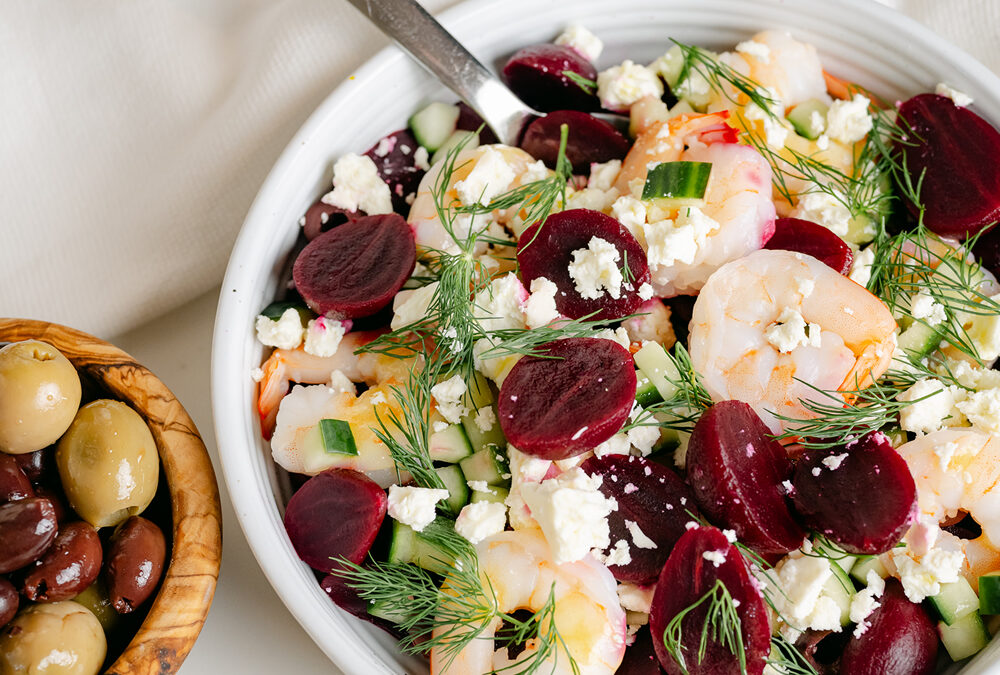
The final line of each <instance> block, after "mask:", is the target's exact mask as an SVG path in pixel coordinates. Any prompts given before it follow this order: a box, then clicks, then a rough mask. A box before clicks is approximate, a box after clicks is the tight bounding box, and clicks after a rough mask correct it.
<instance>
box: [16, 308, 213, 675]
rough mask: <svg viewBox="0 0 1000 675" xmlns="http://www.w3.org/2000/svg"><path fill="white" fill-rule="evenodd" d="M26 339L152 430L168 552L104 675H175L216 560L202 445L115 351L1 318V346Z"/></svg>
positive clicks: (161, 390)
mask: <svg viewBox="0 0 1000 675" xmlns="http://www.w3.org/2000/svg"><path fill="white" fill-rule="evenodd" d="M27 339H36V340H42V341H43V342H48V343H49V344H51V345H52V346H54V347H55V348H56V349H58V350H59V351H61V352H62V353H63V354H65V355H66V358H68V359H69V360H70V362H71V363H72V364H73V365H74V366H76V368H77V370H78V371H80V372H81V374H84V375H86V376H87V377H89V378H90V379H91V380H92V381H93V382H94V383H96V384H98V385H100V387H101V388H103V389H104V390H105V391H107V393H108V394H109V395H111V396H112V397H114V398H117V399H119V400H121V401H122V402H124V403H126V404H128V405H129V406H130V407H131V408H132V409H133V410H135V411H136V412H137V413H139V415H141V416H142V418H143V419H144V420H145V421H146V424H148V425H149V430H150V431H151V432H152V433H153V438H154V439H155V441H156V448H157V451H158V452H159V455H160V463H161V465H162V468H163V475H164V476H165V477H166V481H167V487H168V490H169V495H170V510H171V515H172V521H173V547H172V550H171V552H170V561H169V564H168V566H167V569H166V571H165V572H164V575H163V580H162V582H161V586H160V590H159V592H158V593H157V595H156V598H154V600H153V604H152V605H151V606H150V608H149V613H148V614H147V615H146V618H145V620H144V621H143V622H142V625H141V626H140V627H139V630H138V632H137V633H136V634H135V636H134V637H133V638H132V641H131V642H129V644H128V646H127V647H125V650H124V652H122V654H121V656H119V657H118V659H117V660H116V661H115V662H114V663H112V664H111V666H110V667H109V668H108V670H107V671H106V673H108V674H115V675H118V674H122V675H124V673H130V674H140V675H146V674H153V673H157V674H164V673H173V672H176V671H177V669H178V668H180V665H181V663H182V662H183V661H184V657H186V656H187V654H188V652H189V651H191V647H192V646H193V645H194V641H195V640H196V639H197V637H198V633H200V632H201V627H202V625H204V623H205V617H206V615H207V614H208V609H209V607H210V606H211V604H212V597H213V596H214V595H215V585H216V582H217V580H218V577H219V565H220V562H221V559H222V512H221V506H220V503H219V488H218V485H217V484H216V482H215V472H214V471H213V469H212V462H211V460H210V459H209V456H208V451H207V450H206V448H205V443H204V442H203V441H202V440H201V436H199V435H198V429H197V428H195V425H194V422H192V421H191V417H190V416H188V414H187V412H186V411H185V410H184V408H183V406H181V404H180V403H179V402H178V401H177V399H176V398H174V395H173V394H172V393H171V392H170V390H169V389H167V387H166V385H164V384H163V383H162V382H161V381H160V380H159V379H157V377H156V376H155V375H153V374H152V373H151V372H149V370H147V369H146V368H145V367H143V366H142V365H141V364H139V363H137V362H136V361H135V359H133V358H132V357H131V356H129V355H128V354H126V353H125V352H123V351H122V350H121V349H118V348H117V347H115V346H114V345H111V344H109V343H107V342H104V341H103V340H99V339H97V338H95V337H94V336H92V335H88V334H87V333H84V332H82V331H78V330H75V329H73V328H67V327H65V326H60V325H58V324H54V323H46V322H43V321H31V320H27V319H5V318H0V342H18V341H20V340H27Z"/></svg>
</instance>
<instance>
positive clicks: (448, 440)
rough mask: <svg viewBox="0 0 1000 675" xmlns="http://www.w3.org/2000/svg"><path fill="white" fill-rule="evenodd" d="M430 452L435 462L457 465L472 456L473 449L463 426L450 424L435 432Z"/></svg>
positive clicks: (432, 435) (430, 444)
mask: <svg viewBox="0 0 1000 675" xmlns="http://www.w3.org/2000/svg"><path fill="white" fill-rule="evenodd" d="M428 451H429V453H430V456H431V459H432V460H434V461H435V462H448V463H449V464H455V463H457V462H459V461H461V460H462V459H464V458H466V457H468V456H469V455H471V454H472V451H473V447H472V444H471V443H470V442H469V437H468V436H467V435H466V433H465V427H464V426H462V425H461V424H449V425H448V426H447V427H446V428H444V429H442V430H441V431H435V432H433V433H432V434H431V437H430V439H429V447H428Z"/></svg>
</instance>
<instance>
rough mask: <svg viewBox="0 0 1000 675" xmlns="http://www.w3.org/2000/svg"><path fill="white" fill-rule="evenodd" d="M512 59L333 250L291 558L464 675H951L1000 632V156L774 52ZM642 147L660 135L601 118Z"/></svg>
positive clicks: (301, 327)
mask: <svg viewBox="0 0 1000 675" xmlns="http://www.w3.org/2000/svg"><path fill="white" fill-rule="evenodd" d="M601 49H602V44H601V41H600V39H599V38H598V37H596V36H595V35H593V34H592V33H590V32H589V31H587V30H586V29H585V28H583V27H581V26H571V27H569V28H567V29H566V31H564V33H563V34H561V35H560V36H559V37H558V38H557V39H556V41H555V43H553V44H544V45H534V46H530V47H527V48H525V49H522V50H520V51H518V52H516V53H515V54H513V55H512V56H511V58H510V60H509V61H508V62H507V65H506V66H505V68H504V69H503V77H504V79H505V81H506V82H507V83H508V85H509V86H510V87H511V88H512V89H513V90H514V91H515V92H516V93H517V94H518V95H519V96H520V97H521V98H522V99H523V100H524V101H525V102H527V103H528V104H529V105H531V106H533V107H534V108H536V109H537V110H540V111H542V112H544V113H547V114H546V115H545V116H544V117H542V118H540V119H538V120H535V121H533V122H532V123H531V124H530V125H529V126H528V127H527V129H526V130H525V132H524V135H523V138H522V141H521V143H520V146H519V147H510V146H505V145H501V144H499V143H497V139H496V138H495V137H494V136H493V135H492V133H491V132H490V131H489V129H487V128H485V127H484V125H483V124H482V121H481V120H480V119H479V118H478V116H477V115H476V114H475V113H474V112H473V111H472V110H471V109H469V108H468V107H466V106H464V105H463V104H459V105H451V104H448V103H443V102H435V103H431V104H429V105H427V106H426V107H424V108H423V109H421V110H419V111H417V112H415V113H414V114H413V116H412V117H411V118H410V119H409V121H408V123H407V128H406V129H403V130H401V131H397V132H395V133H392V134H390V135H388V136H386V137H385V138H383V139H381V140H380V141H379V142H378V143H377V144H376V145H375V146H374V147H372V148H370V149H369V150H368V151H366V152H365V153H363V154H354V153H351V154H347V155H344V156H342V157H339V158H337V160H336V162H335V163H334V166H333V189H332V190H331V191H330V192H328V193H327V194H325V195H324V196H323V197H322V198H321V199H320V200H318V201H317V202H316V203H315V204H313V205H312V206H311V207H310V208H309V209H308V210H307V211H306V213H305V214H304V215H303V217H302V219H301V222H300V224H301V225H302V237H301V247H299V248H298V249H297V250H296V252H295V255H294V256H293V260H292V261H291V264H290V272H289V277H290V278H289V284H288V291H287V293H286V296H285V297H282V298H279V299H277V301H276V302H274V303H272V304H271V305H269V306H268V307H266V308H264V309H263V310H262V311H261V314H260V315H259V316H258V317H257V320H256V326H255V330H256V333H257V337H258V339H259V340H260V341H261V342H262V343H263V344H264V345H265V346H267V347H269V348H273V349H271V350H270V351H269V353H268V354H267V357H266V359H265V360H264V362H263V363H262V364H261V366H260V368H258V369H255V371H254V372H253V374H252V375H253V378H254V379H255V380H256V381H257V382H259V396H258V400H257V408H258V409H257V412H258V414H259V416H260V421H261V431H262V433H263V435H264V437H265V438H266V439H268V441H269V443H270V448H271V453H272V456H273V458H274V461H275V462H276V463H277V464H278V465H279V466H280V467H282V468H283V469H284V470H286V471H287V472H289V474H291V476H292V484H293V486H294V487H295V488H296V489H295V491H294V494H293V495H292V496H291V498H290V500H289V501H288V504H287V506H286V511H285V517H284V522H285V528H286V530H287V532H288V536H289V538H290V540H291V542H292V544H293V546H294V547H295V550H296V552H297V553H298V554H299V556H300V557H301V558H302V560H303V561H304V562H305V563H306V564H308V565H309V566H310V567H311V568H313V569H314V570H315V571H316V573H317V579H318V581H319V583H320V584H321V586H322V588H323V589H324V590H325V591H326V592H327V593H328V594H329V595H330V597H331V598H332V600H333V601H334V602H336V603H337V604H338V605H340V606H341V607H342V608H344V609H345V610H347V611H349V612H351V613H352V614H354V615H356V616H358V617H360V618H362V619H365V620H368V621H371V622H373V623H375V624H376V625H379V626H381V627H383V628H385V629H386V630H388V631H390V632H391V633H393V634H395V635H396V636H397V637H398V638H399V640H400V646H401V648H402V649H403V650H405V651H408V652H411V653H420V654H426V655H427V657H428V658H429V660H430V666H431V671H432V672H434V673H453V674H473V675H477V674H479V673H492V672H502V673H536V672H538V673H550V672H559V673H584V674H591V673H592V674H598V673H615V672H619V673H647V672H648V673H658V672H667V673H671V674H673V673H691V674H695V673H705V674H708V673H712V674H715V673H750V674H754V675H759V674H760V673H763V672H768V673H833V672H839V673H844V674H845V675H858V674H866V673H872V674H874V673H880V674H882V673H899V674H903V673H931V672H937V671H939V670H944V669H946V668H948V666H949V664H950V663H951V662H953V661H961V660H963V659H966V658H968V657H970V656H972V655H974V654H976V653H977V652H979V651H980V650H981V649H983V648H984V647H985V646H986V644H987V643H988V642H989V640H990V638H991V633H992V632H995V631H996V630H997V627H998V626H997V615H998V614H1000V522H998V520H997V517H996V514H997V513H998V512H1000V510H998V499H1000V491H998V488H997V485H998V484H1000V374H998V372H997V371H996V370H993V369H992V368H991V366H992V365H993V363H994V361H995V360H996V359H997V357H998V355H1000V285H998V283H997V279H996V276H995V273H996V272H997V271H998V269H1000V234H998V233H1000V229H998V230H994V226H995V225H996V223H997V221H998V220H1000V168H998V165H997V164H996V163H995V161H994V160H995V158H996V157H997V156H1000V134H998V132H997V131H996V130H995V129H994V128H993V127H992V126H991V125H990V124H989V123H988V122H986V121H985V120H983V119H982V118H981V117H979V116H978V115H976V113H975V112H974V111H973V110H970V109H969V107H968V106H969V105H971V104H972V101H971V99H969V98H968V97H967V96H965V95H964V94H962V93H961V92H959V91H956V90H954V89H953V88H951V87H949V86H948V85H947V84H944V83H942V84H939V85H938V86H937V87H936V90H935V93H921V94H917V95H916V96H914V97H913V98H911V99H909V100H907V101H897V102H887V101H883V100H881V99H880V98H879V97H878V96H877V95H876V94H875V93H873V92H869V91H867V90H865V89H864V88H863V87H860V86H858V85H856V84H854V83H851V82H846V81H844V80H841V79H839V78H837V77H836V76H835V75H834V74H831V73H827V72H826V71H825V70H824V69H823V65H822V63H821V61H820V58H819V55H818V54H817V52H816V49H815V48H814V47H812V46H811V45H809V44H806V43H804V42H801V41H799V40H797V39H796V38H795V37H794V36H792V35H789V34H787V33H784V32H780V31H764V32H762V33H759V34H758V35H755V36H753V37H752V38H751V39H748V40H746V41H743V42H740V43H739V44H737V45H736V46H735V47H734V48H733V49H732V50H731V51H727V52H723V53H714V52H711V51H708V50H706V49H703V48H701V47H698V46H693V45H687V44H683V43H679V42H676V41H670V42H668V43H667V44H665V45H664V54H663V56H662V57H660V58H658V59H657V60H656V61H654V62H653V63H651V64H648V65H641V64H637V63H634V62H633V61H629V60H626V61H624V62H622V63H620V64H612V65H610V67H607V68H605V69H602V70H599V69H598V68H597V67H596V66H595V65H594V62H595V61H597V60H598V59H599V57H600V52H601ZM598 110H604V111H610V112H614V113H619V114H621V115H622V116H623V119H626V118H627V121H628V132H627V133H622V132H619V131H618V130H616V128H615V127H614V126H612V125H611V124H609V123H607V122H605V121H602V120H600V119H597V118H595V117H593V116H591V115H590V114H589V113H590V112H594V111H598Z"/></svg>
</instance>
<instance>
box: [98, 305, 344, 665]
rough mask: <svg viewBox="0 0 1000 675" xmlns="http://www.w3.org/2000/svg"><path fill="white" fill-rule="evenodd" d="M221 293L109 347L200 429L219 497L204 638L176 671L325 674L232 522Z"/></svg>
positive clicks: (324, 662) (323, 662)
mask: <svg viewBox="0 0 1000 675" xmlns="http://www.w3.org/2000/svg"><path fill="white" fill-rule="evenodd" d="M218 296H219V291H218V289H216V290H213V291H211V292H210V293H206V294H205V295H203V296H201V297H200V298H198V299H196V300H194V301H192V302H190V303H188V304H187V305H184V306H183V307H181V308H179V309H177V310H175V311H174V312H171V313H170V314H167V315H166V316H163V317H161V318H160V319H158V320H156V321H154V322H153V323H150V324H147V325H145V326H143V327H141V328H138V329H136V330H133V331H131V332H129V333H125V334H123V335H118V336H112V337H111V338H110V341H111V342H112V343H114V344H116V345H118V346H119V347H121V348H122V349H124V350H125V351H127V352H128V353H129V354H131V355H132V356H134V357H135V358H136V359H138V361H139V362H140V363H142V364H143V365H145V366H146V367H147V368H149V369H150V370H152V371H153V372H154V373H156V376H157V377H159V378H160V379H161V380H162V381H163V382H164V383H165V384H166V385H167V386H168V387H169V388H170V389H171V391H173V392H174V394H175V395H176V396H177V398H178V399H179V400H180V401H181V403H182V404H183V405H184V407H185V409H186V410H187V411H188V413H189V414H190V415H191V417H192V418H193V419H194V422H195V424H197V425H198V431H200V432H201V436H202V438H203V439H204V440H205V445H206V446H207V447H208V452H209V454H210V455H211V457H212V463H213V464H214V465H215V472H216V476H217V477H218V479H219V492H220V493H221V496H222V572H221V573H220V576H219V585H218V588H217V589H216V591H215V601H214V602H213V604H212V609H211V611H210V612H209V615H208V620H207V621H206V623H205V627H204V629H203V630H202V632H201V636H200V637H199V638H198V641H197V642H196V643H195V645H194V648H193V649H192V650H191V653H190V654H189V655H188V657H187V660H186V661H185V662H184V665H183V666H182V667H181V672H182V674H183V675H221V674H223V673H282V672H294V673H295V674H296V675H309V674H311V673H324V674H327V675H328V674H333V675H338V674H339V673H340V670H339V669H338V668H337V667H336V666H334V665H333V664H332V663H331V662H330V661H329V660H328V659H327V658H326V656H325V655H324V654H323V652H321V651H320V650H319V648H318V647H316V645H315V644H313V642H312V640H311V639H310V638H309V636H308V635H307V634H306V632H305V631H304V630H302V628H301V627H300V626H299V624H298V622H296V621H295V619H294V618H292V615H291V614H290V613H289V612H288V610H287V609H285V606H284V604H282V602H281V600H279V599H278V596H277V595H276V594H275V592H274V590H273V589H272V588H271V585H270V584H269V583H268V581H267V579H266V578H265V577H264V574H263V573H262V572H261V571H260V568H259V567H258V566H257V560H256V559H255V558H254V556H253V553H252V552H251V551H250V546H249V545H248V544H247V541H246V538H245V537H244V536H243V530H242V529H240V524H239V522H238V521H237V519H236V514H235V512H234V511H233V507H232V504H231V503H230V502H229V494H228V491H227V490H226V485H225V482H224V481H223V480H222V476H221V467H220V464H219V453H218V449H217V447H216V443H215V429H214V427H213V424H212V406H211V390H210V381H209V379H210V378H209V363H210V361H211V352H212V327H213V323H214V320H215V306H216V303H217V302H218Z"/></svg>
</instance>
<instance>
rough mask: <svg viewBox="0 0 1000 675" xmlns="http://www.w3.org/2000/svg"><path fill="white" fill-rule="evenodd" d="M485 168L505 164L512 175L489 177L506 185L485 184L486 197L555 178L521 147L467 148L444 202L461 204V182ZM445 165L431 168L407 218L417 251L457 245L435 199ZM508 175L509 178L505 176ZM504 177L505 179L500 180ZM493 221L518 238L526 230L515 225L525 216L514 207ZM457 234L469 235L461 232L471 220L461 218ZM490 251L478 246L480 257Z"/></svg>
mask: <svg viewBox="0 0 1000 675" xmlns="http://www.w3.org/2000/svg"><path fill="white" fill-rule="evenodd" d="M481 163H482V164H483V165H484V166H485V165H486V164H487V163H490V164H505V166H506V168H507V169H508V170H509V173H507V172H506V171H503V170H500V171H498V172H497V173H496V174H493V175H488V176H487V177H486V178H488V179H489V181H499V182H500V183H503V184H502V185H499V184H498V185H491V184H490V183H489V182H484V186H485V190H486V192H485V193H483V188H479V187H478V183H477V189H478V190H479V193H477V195H476V196H477V197H479V196H480V193H482V194H485V196H490V195H493V196H495V195H497V194H501V193H503V192H507V191H508V190H512V189H514V188H517V187H520V186H521V185H524V184H526V183H529V182H531V181H535V180H539V179H542V178H546V177H547V176H549V175H551V173H552V172H551V171H549V170H548V169H546V168H545V166H544V165H543V164H542V163H541V162H539V161H536V160H535V158H534V157H532V156H531V155H529V154H528V153H526V152H525V151H524V150H521V149H520V148H512V147H510V146H506V145H483V146H480V147H478V148H469V149H465V150H463V151H462V152H460V153H459V155H458V157H457V158H456V159H455V164H454V171H453V172H452V175H451V178H450V180H449V181H448V186H447V189H446V190H445V193H444V196H443V202H444V204H445V205H449V204H453V203H461V201H462V200H461V199H460V197H459V190H458V187H457V183H459V182H460V181H464V180H466V179H468V178H469V175H470V174H472V173H473V171H475V169H476V167H477V166H480V164H481ZM444 164H445V163H444V162H438V163H436V164H435V165H434V166H432V167H431V169H430V171H428V172H427V174H426V175H424V177H423V179H422V180H421V181H420V185H419V187H418V188H417V196H416V198H415V199H414V200H413V205H412V206H411V207H410V215H409V217H408V218H407V222H408V223H409V224H410V227H411V228H413V235H414V237H415V239H416V242H417V250H418V252H420V251H427V250H446V249H448V248H449V247H452V246H454V245H455V241H454V240H453V239H452V237H451V235H450V234H448V231H447V230H446V229H445V228H444V226H443V225H442V224H441V220H440V219H439V218H438V211H437V206H436V203H435V200H434V189H435V186H436V184H437V182H438V181H439V176H440V174H441V171H442V169H443V167H444ZM504 174H506V175H504ZM500 176H504V177H502V178H501V177H500ZM492 215H493V219H494V220H495V221H496V222H497V223H500V224H507V225H510V226H511V227H514V228H515V232H514V234H515V235H519V234H520V232H518V231H516V230H517V229H519V228H523V227H524V225H521V224H519V223H516V222H515V219H516V216H518V215H522V212H521V211H520V210H517V209H514V208H510V209H505V210H502V211H499V210H498V211H495V212H494V213H493V214H492ZM528 224H529V225H530V223H528ZM485 225H486V218H485V217H483V216H479V217H478V218H477V219H476V222H475V226H476V227H479V226H485ZM453 226H454V228H455V230H456V232H455V234H457V235H459V236H463V235H466V234H467V232H463V231H461V230H462V229H463V228H465V229H466V230H468V228H469V227H471V226H472V225H471V224H470V222H469V221H468V219H467V217H463V216H458V217H457V218H456V219H455V222H454V224H453ZM485 251H486V244H482V243H480V244H477V250H476V253H477V254H482V253H483V252H485Z"/></svg>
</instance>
